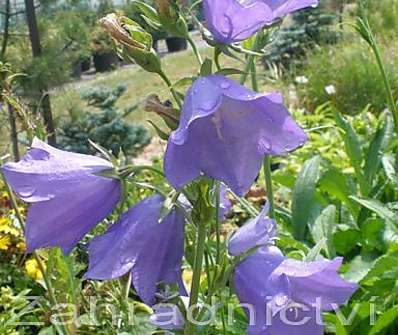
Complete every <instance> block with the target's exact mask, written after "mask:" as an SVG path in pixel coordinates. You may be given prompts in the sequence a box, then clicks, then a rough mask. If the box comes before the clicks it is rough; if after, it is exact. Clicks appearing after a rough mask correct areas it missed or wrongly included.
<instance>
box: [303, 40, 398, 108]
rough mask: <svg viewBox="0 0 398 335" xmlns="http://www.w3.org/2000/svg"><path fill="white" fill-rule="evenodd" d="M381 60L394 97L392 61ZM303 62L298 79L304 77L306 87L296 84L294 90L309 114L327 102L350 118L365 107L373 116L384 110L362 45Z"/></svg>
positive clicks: (397, 86)
mask: <svg viewBox="0 0 398 335" xmlns="http://www.w3.org/2000/svg"><path fill="white" fill-rule="evenodd" d="M386 52H387V53H388V52H391V50H390V51H387V50H386ZM385 58H386V60H387V71H388V73H389V77H390V79H391V83H392V86H393V89H394V91H395V93H396V94H397V93H398V70H397V68H396V66H394V64H393V63H392V59H393V58H390V57H385ZM388 60H390V62H388ZM307 62H308V63H307V66H306V67H305V69H304V70H303V72H302V73H300V76H301V75H303V76H304V77H306V78H307V79H308V83H306V84H298V85H297V88H298V94H299V97H300V98H301V100H302V101H303V102H304V104H305V105H306V106H307V107H308V108H309V109H310V110H314V109H315V108H316V107H317V106H319V105H321V104H323V103H325V102H327V101H330V100H333V101H334V103H335V104H336V106H337V108H338V109H339V110H340V111H342V112H343V113H346V114H351V115H353V114H357V113H359V112H360V111H362V110H363V109H365V107H366V106H367V105H368V104H370V108H371V110H372V111H374V112H377V113H379V112H381V111H382V110H384V109H385V108H386V107H387V105H386V95H385V89H384V85H383V81H382V77H381V75H380V72H379V69H378V67H377V65H376V62H375V59H374V57H373V55H372V54H371V53H370V52H369V51H368V50H367V49H366V47H365V46H363V45H362V44H360V43H358V42H352V41H351V42H344V43H340V44H338V45H336V46H331V47H327V48H323V49H322V50H319V51H317V52H315V53H313V54H311V55H309V57H308V60H307ZM327 87H333V88H334V91H335V94H330V93H328V92H327V89H326V88H327ZM396 96H397V97H398V95H396Z"/></svg>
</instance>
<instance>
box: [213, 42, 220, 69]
mask: <svg viewBox="0 0 398 335" xmlns="http://www.w3.org/2000/svg"><path fill="white" fill-rule="evenodd" d="M220 53H221V52H220V49H219V48H218V47H215V48H214V63H215V64H216V67H217V70H218V71H220V70H221V65H220Z"/></svg>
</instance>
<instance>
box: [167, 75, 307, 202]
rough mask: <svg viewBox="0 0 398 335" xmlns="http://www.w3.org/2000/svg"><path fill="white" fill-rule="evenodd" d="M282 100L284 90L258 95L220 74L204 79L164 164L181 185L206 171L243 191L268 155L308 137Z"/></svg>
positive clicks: (171, 178)
mask: <svg viewBox="0 0 398 335" xmlns="http://www.w3.org/2000/svg"><path fill="white" fill-rule="evenodd" d="M282 102H283V101H282V97H281V95H280V94H279V93H271V94H260V93H256V92H253V91H250V90H248V89H246V88H245V87H243V86H241V85H239V84H238V83H237V82H235V81H233V80H231V79H228V78H226V77H223V76H220V75H211V76H208V77H203V78H199V79H198V80H197V81H195V83H194V84H193V86H192V87H191V88H190V89H189V91H188V92H187V96H186V99H185V101H184V106H183V110H182V113H181V118H180V124H179V127H178V129H177V130H176V131H174V132H173V133H172V134H171V136H170V138H169V141H168V146H167V150H166V154H165V162H164V167H165V173H166V176H167V178H168V179H169V181H170V182H171V184H172V185H173V186H174V187H175V188H177V189H179V188H181V187H183V186H184V185H185V184H187V183H188V182H190V181H192V180H194V179H195V178H197V177H199V176H200V175H201V174H204V175H207V176H208V177H212V178H215V179H217V180H220V181H222V182H224V183H225V184H226V185H227V186H229V188H230V189H231V190H232V191H233V192H235V193H236V194H238V195H243V194H244V193H245V192H246V191H247V190H248V189H249V188H250V186H251V185H252V183H253V182H254V180H255V178H256V177H257V175H258V172H259V170H260V168H261V164H262V161H263V158H264V155H281V154H285V153H287V152H290V151H293V150H295V149H296V148H298V147H300V146H301V145H303V144H304V143H305V141H306V140H307V136H306V134H305V133H304V131H303V130H302V129H301V128H300V127H299V126H298V125H297V123H296V122H295V121H294V120H293V119H292V118H291V116H290V115H289V113H288V111H287V109H286V108H285V107H284V105H283V103H282Z"/></svg>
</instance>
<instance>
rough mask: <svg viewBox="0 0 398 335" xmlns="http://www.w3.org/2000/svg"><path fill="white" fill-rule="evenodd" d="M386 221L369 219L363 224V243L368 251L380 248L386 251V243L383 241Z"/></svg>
mask: <svg viewBox="0 0 398 335" xmlns="http://www.w3.org/2000/svg"><path fill="white" fill-rule="evenodd" d="M384 227H385V224H384V221H383V220H382V219H373V218H369V219H367V220H366V221H365V222H364V223H363V224H362V225H361V231H362V239H363V242H362V245H363V248H364V249H365V250H367V251H372V250H375V249H376V250H379V251H384V248H385V245H384V241H383V234H384Z"/></svg>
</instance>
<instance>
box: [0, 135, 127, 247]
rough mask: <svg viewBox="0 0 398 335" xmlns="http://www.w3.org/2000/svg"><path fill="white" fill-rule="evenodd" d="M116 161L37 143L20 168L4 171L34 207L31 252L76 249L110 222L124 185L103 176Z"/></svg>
mask: <svg viewBox="0 0 398 335" xmlns="http://www.w3.org/2000/svg"><path fill="white" fill-rule="evenodd" d="M112 169H113V166H112V164H111V163H110V162H108V161H106V160H104V159H102V158H99V157H95V156H88V155H82V154H77V153H71V152H66V151H62V150H59V149H55V148H53V147H51V146H49V145H48V144H46V143H44V142H42V141H40V140H39V139H37V138H35V139H34V140H33V143H32V147H31V149H30V150H29V151H28V152H27V154H26V155H25V156H24V157H23V158H22V159H21V161H19V162H17V163H13V162H12V163H7V164H5V165H4V166H3V167H2V171H3V173H4V176H5V178H6V180H7V182H8V183H9V184H10V186H11V188H12V190H13V191H14V192H15V193H16V194H17V195H18V197H19V198H20V199H22V200H23V201H26V202H28V203H31V204H32V205H31V206H30V207H29V210H28V215H27V219H26V244H27V252H32V251H33V250H35V249H38V248H45V247H61V248H62V249H63V251H64V252H65V253H68V252H70V250H71V249H72V248H73V247H74V246H75V245H76V244H77V243H78V242H79V241H80V240H81V239H82V238H83V237H84V235H85V234H86V233H87V232H89V231H90V230H91V229H92V228H93V227H94V226H95V225H96V224H98V223H99V222H101V221H102V220H103V219H104V218H106V217H107V216H108V215H109V214H110V213H111V212H112V210H113V209H114V208H115V206H116V205H117V203H118V202H119V200H120V197H121V185H120V181H119V180H118V179H115V178H108V177H105V176H102V175H101V173H103V172H106V171H110V170H112Z"/></svg>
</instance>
